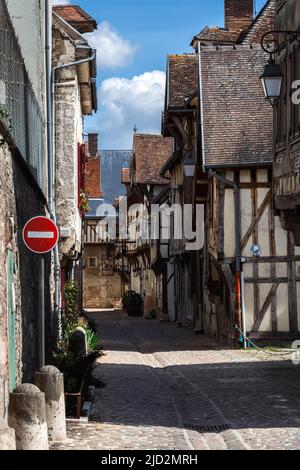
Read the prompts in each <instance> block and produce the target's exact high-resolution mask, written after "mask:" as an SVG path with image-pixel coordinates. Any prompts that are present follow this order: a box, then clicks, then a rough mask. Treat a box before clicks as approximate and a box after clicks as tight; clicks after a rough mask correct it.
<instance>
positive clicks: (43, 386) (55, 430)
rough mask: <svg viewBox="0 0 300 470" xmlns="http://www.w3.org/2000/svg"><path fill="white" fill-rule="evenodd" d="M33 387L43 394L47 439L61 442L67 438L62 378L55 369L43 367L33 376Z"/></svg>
mask: <svg viewBox="0 0 300 470" xmlns="http://www.w3.org/2000/svg"><path fill="white" fill-rule="evenodd" d="M35 385H36V386H37V387H38V388H39V389H40V390H41V392H43V393H44V394H45V399H46V417H47V426H48V436H49V439H50V440H51V441H63V440H64V439H66V437H67V431H66V411H65V394H64V376H63V374H61V372H60V371H59V370H58V369H57V368H56V367H54V366H45V367H42V369H41V370H40V372H37V373H36V374H35Z"/></svg>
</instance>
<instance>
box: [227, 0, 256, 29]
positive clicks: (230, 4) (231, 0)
mask: <svg viewBox="0 0 300 470" xmlns="http://www.w3.org/2000/svg"><path fill="white" fill-rule="evenodd" d="M253 12H254V7H253V0H225V28H226V29H228V30H231V31H241V30H243V29H247V28H249V26H250V25H251V23H252V21H253Z"/></svg>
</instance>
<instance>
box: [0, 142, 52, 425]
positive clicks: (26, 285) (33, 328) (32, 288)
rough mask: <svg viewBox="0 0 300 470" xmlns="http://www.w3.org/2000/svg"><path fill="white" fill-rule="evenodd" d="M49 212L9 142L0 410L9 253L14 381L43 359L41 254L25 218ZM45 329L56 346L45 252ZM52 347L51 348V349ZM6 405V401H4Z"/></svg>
mask: <svg viewBox="0 0 300 470" xmlns="http://www.w3.org/2000/svg"><path fill="white" fill-rule="evenodd" d="M38 215H47V214H46V210H45V205H44V198H43V195H42V193H41V192H40V190H39V189H38V187H37V186H36V185H35V183H34V182H33V181H32V177H31V176H30V173H29V172H27V171H26V164H25V163H24V162H23V161H22V159H21V157H20V156H18V155H12V153H11V151H10V150H9V149H8V147H7V146H5V147H2V148H0V292H1V295H0V415H1V416H2V415H5V414H6V410H5V409H4V410H3V409H2V407H3V403H5V400H4V397H3V394H4V391H6V396H8V395H7V391H8V388H9V358H8V317H7V295H6V293H7V287H8V286H7V263H6V261H7V253H8V250H11V251H12V253H13V258H14V299H15V301H14V304H15V309H14V311H15V352H16V382H17V384H19V383H21V382H28V381H31V380H32V379H33V374H34V372H35V371H36V370H37V369H38V367H39V364H38V361H39V354H38V351H39V329H38V325H39V323H38V322H39V297H38V280H39V271H38V269H39V255H37V254H33V253H31V252H29V250H28V249H27V248H26V247H25V245H24V243H23V241H22V230H23V227H24V225H25V223H26V221H27V220H29V219H30V218H32V217H35V216H38ZM45 259H46V263H45V264H46V283H45V305H46V319H47V325H46V331H47V337H46V341H47V346H48V348H49V350H50V348H51V346H52V344H53V343H52V339H53V336H52V331H53V328H52V326H53V325H52V321H53V317H52V311H53V309H52V294H51V292H52V290H53V279H52V277H51V256H50V255H46V256H45ZM49 352H50V351H48V353H49ZM6 404H7V403H6Z"/></svg>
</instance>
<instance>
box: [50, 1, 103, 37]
mask: <svg viewBox="0 0 300 470" xmlns="http://www.w3.org/2000/svg"><path fill="white" fill-rule="evenodd" d="M53 11H54V12H55V13H56V14H57V15H59V16H60V17H61V18H63V19H64V20H65V21H66V22H67V23H69V24H70V25H71V26H73V28H74V29H76V30H77V31H79V32H80V33H92V32H93V31H94V30H95V29H97V23H96V21H95V20H94V18H92V17H91V16H90V15H89V14H88V13H86V12H85V11H84V10H83V9H82V8H81V7H79V6H78V5H56V6H55V5H54V6H53Z"/></svg>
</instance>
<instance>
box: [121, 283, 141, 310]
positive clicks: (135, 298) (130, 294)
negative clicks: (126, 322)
mask: <svg viewBox="0 0 300 470" xmlns="http://www.w3.org/2000/svg"><path fill="white" fill-rule="evenodd" d="M122 301H123V307H124V309H125V310H127V313H128V315H129V316H130V317H141V316H142V315H143V308H142V307H143V299H142V296H141V295H140V294H138V293H137V292H134V291H132V290H130V291H127V292H126V293H125V294H124V296H123V299H122Z"/></svg>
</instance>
